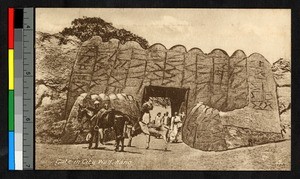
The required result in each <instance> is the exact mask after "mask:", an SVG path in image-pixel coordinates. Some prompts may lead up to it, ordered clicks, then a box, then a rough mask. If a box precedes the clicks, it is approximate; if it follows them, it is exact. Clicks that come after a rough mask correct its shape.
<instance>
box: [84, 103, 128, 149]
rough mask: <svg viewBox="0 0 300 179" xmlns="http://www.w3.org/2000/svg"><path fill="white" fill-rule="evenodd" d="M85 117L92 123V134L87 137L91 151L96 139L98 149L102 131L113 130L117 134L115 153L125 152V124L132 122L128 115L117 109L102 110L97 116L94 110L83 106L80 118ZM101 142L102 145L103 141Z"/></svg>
mask: <svg viewBox="0 0 300 179" xmlns="http://www.w3.org/2000/svg"><path fill="white" fill-rule="evenodd" d="M84 116H86V117H87V120H88V121H89V122H90V133H89V135H88V137H87V140H88V142H89V146H88V148H89V149H90V148H91V147H92V145H93V139H94V138H96V144H95V148H98V141H99V130H100V129H107V128H113V130H114V132H115V134H116V138H115V140H116V148H115V151H124V138H125V130H126V125H125V124H126V123H130V122H131V118H130V117H129V116H128V115H126V114H124V113H122V112H121V111H118V110H115V109H108V110H100V111H99V112H97V113H96V114H95V112H94V111H93V109H89V108H83V107H82V106H79V110H78V117H79V118H83V117H84ZM102 138H103V137H102ZM100 142H101V143H102V141H101V139H100ZM120 143H121V150H119V147H120Z"/></svg>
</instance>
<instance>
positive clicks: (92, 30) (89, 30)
mask: <svg viewBox="0 0 300 179" xmlns="http://www.w3.org/2000/svg"><path fill="white" fill-rule="evenodd" d="M71 25H72V26H71V27H66V28H64V29H63V30H62V31H61V32H60V34H62V35H63V36H65V37H66V36H76V37H77V38H78V39H80V40H81V41H82V42H84V41H86V40H88V39H90V38H91V37H93V36H100V37H101V38H102V39H103V41H104V42H106V41H109V40H110V39H112V38H115V39H118V40H120V42H121V43H122V44H124V43H125V42H127V41H136V42H138V43H139V44H140V45H141V47H143V48H148V47H149V43H148V41H147V40H146V39H144V38H142V37H140V36H138V35H136V34H133V33H131V32H130V31H128V30H125V29H118V28H115V27H114V26H113V25H112V23H108V22H106V21H104V20H103V19H101V18H100V17H83V18H77V19H74V20H73V21H72V23H71Z"/></svg>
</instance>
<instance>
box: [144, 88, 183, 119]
mask: <svg viewBox="0 0 300 179" xmlns="http://www.w3.org/2000/svg"><path fill="white" fill-rule="evenodd" d="M188 96H189V89H188V88H174V87H162V86H145V88H144V93H143V99H142V104H144V102H145V101H147V100H148V99H149V97H164V98H169V99H170V102H171V112H172V114H174V112H185V114H187V102H188Z"/></svg>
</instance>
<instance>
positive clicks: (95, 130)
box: [88, 101, 108, 148]
mask: <svg viewBox="0 0 300 179" xmlns="http://www.w3.org/2000/svg"><path fill="white" fill-rule="evenodd" d="M94 106H95V116H99V115H102V114H103V113H104V112H106V111H107V110H108V104H107V103H105V104H104V106H103V107H102V108H100V103H99V101H95V102H94ZM93 119H94V118H93V117H92V118H91V121H90V136H91V137H90V138H89V139H88V141H89V148H91V147H92V144H93V140H95V143H96V144H95V148H98V143H99V141H100V143H101V144H103V136H104V135H103V128H100V127H99V126H98V125H97V122H98V121H92V120H93ZM93 123H95V124H96V125H94V124H93ZM94 138H95V139H94ZM99 138H100V140H99Z"/></svg>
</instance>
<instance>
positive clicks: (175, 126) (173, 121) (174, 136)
mask: <svg viewBox="0 0 300 179" xmlns="http://www.w3.org/2000/svg"><path fill="white" fill-rule="evenodd" d="M152 109H153V104H152V100H151V99H149V100H148V101H147V102H145V103H144V104H143V106H142V113H143V117H142V122H141V126H142V130H143V132H144V133H147V130H148V129H147V127H157V128H159V127H160V126H162V125H164V126H167V127H168V128H169V130H170V141H171V142H177V141H178V137H179V135H180V133H181V127H182V122H183V119H184V118H185V113H184V112H182V113H178V112H174V115H173V116H169V112H165V113H164V114H163V115H162V113H161V112H158V113H157V115H156V116H155V117H154V118H152V117H151V115H150V110H152ZM143 126H144V127H143Z"/></svg>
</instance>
